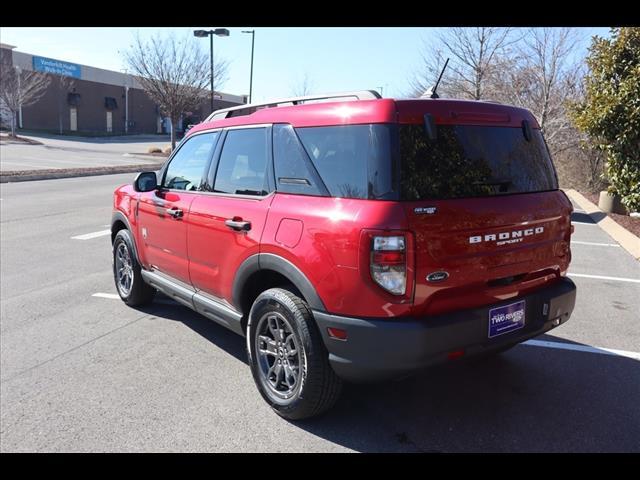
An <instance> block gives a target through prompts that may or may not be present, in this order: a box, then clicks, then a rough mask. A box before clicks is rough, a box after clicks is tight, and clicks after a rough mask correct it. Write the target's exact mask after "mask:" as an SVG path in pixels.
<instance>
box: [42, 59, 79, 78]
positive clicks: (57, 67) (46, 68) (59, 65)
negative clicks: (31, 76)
mask: <svg viewBox="0 0 640 480" xmlns="http://www.w3.org/2000/svg"><path fill="white" fill-rule="evenodd" d="M33 69H34V70H35V71H37V72H45V73H54V74H56V75H64V76H66V77H75V78H80V77H81V69H80V65H77V64H75V63H68V62H61V61H60V60H54V59H53V58H45V57H36V56H34V57H33Z"/></svg>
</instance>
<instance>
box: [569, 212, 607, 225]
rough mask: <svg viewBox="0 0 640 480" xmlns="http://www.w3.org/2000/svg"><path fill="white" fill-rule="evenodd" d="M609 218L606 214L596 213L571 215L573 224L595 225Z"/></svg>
mask: <svg viewBox="0 0 640 480" xmlns="http://www.w3.org/2000/svg"><path fill="white" fill-rule="evenodd" d="M606 216H607V214H606V213H604V212H594V213H592V214H591V215H589V214H586V213H581V212H573V213H572V214H571V221H572V222H581V223H593V224H594V225H595V224H596V223H598V222H599V221H600V220H602V219H603V218H605V217H606Z"/></svg>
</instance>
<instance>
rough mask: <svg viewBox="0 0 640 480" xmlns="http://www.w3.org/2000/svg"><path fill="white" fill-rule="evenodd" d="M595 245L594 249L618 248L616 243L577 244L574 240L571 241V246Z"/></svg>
mask: <svg viewBox="0 0 640 480" xmlns="http://www.w3.org/2000/svg"><path fill="white" fill-rule="evenodd" d="M574 244H576V245H595V246H596V247H619V246H620V245H618V244H617V243H595V242H578V241H576V240H571V245H574Z"/></svg>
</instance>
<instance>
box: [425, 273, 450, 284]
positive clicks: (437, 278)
mask: <svg viewBox="0 0 640 480" xmlns="http://www.w3.org/2000/svg"><path fill="white" fill-rule="evenodd" d="M447 278H449V274H448V273H447V272H433V273H430V274H429V275H427V282H442V281H443V280H446V279H447Z"/></svg>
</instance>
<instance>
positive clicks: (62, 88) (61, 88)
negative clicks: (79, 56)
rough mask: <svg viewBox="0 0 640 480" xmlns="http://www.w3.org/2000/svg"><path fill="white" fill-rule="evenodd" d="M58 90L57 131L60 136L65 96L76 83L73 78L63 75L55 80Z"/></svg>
mask: <svg viewBox="0 0 640 480" xmlns="http://www.w3.org/2000/svg"><path fill="white" fill-rule="evenodd" d="M57 80H58V81H57V85H56V86H57V90H58V130H59V133H60V135H62V133H63V128H62V117H63V113H64V105H65V98H66V96H67V94H68V93H69V92H70V91H71V90H72V89H73V88H74V87H75V85H76V82H75V81H74V79H73V77H67V76H65V75H58V79H57Z"/></svg>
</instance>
